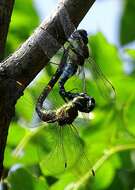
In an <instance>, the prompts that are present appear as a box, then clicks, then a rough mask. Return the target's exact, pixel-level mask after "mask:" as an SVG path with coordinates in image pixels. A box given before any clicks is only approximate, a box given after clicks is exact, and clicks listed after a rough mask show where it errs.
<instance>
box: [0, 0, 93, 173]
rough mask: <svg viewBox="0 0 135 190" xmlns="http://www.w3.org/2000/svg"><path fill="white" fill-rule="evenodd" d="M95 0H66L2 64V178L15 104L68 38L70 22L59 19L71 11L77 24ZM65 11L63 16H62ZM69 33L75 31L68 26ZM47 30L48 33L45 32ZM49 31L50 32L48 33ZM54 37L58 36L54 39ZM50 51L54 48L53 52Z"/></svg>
mask: <svg viewBox="0 0 135 190" xmlns="http://www.w3.org/2000/svg"><path fill="white" fill-rule="evenodd" d="M94 2H95V0H85V1H84V0H65V1H63V3H62V4H60V5H59V8H58V7H57V8H56V10H55V11H54V12H53V14H52V15H51V16H50V17H49V18H48V19H47V20H45V21H43V22H42V23H41V25H40V26H39V27H38V28H37V29H36V30H35V32H34V33H33V35H32V36H30V38H29V39H28V40H27V41H26V42H25V43H24V44H23V45H22V46H21V47H20V48H19V49H18V50H17V51H16V52H15V53H13V54H12V55H11V56H10V57H9V58H7V59H6V60H4V61H3V62H2V63H1V65H0V115H1V118H0V177H1V176H2V170H3V158H4V149H5V145H6V139H7V134H8V127H9V124H10V121H11V119H12V117H13V115H14V106H15V103H16V101H17V99H18V98H19V97H20V96H21V95H22V93H23V90H24V89H25V88H26V86H27V85H28V84H29V83H30V82H31V81H32V80H33V79H34V77H35V76H36V75H37V74H38V73H39V72H40V71H41V69H43V67H44V66H45V65H46V64H47V63H48V61H49V58H50V57H52V56H53V55H54V54H55V53H56V51H57V50H58V49H59V48H60V46H61V45H59V44H64V42H65V41H66V39H67V36H66V35H65V32H64V29H63V28H64V27H65V26H67V27H69V25H70V23H69V22H68V20H66V19H65V23H61V22H60V16H59V15H62V17H61V18H63V16H65V10H66V11H67V12H68V15H69V17H70V20H71V22H72V23H73V25H75V27H77V26H78V24H79V23H80V21H81V20H82V19H83V17H84V16H85V14H86V13H87V11H88V10H89V9H90V7H91V6H92V4H93V3H94ZM63 13H64V15H63ZM66 22H67V23H66ZM69 28H70V31H68V35H70V34H71V33H72V32H73V30H74V29H73V28H72V26H71V27H69ZM46 31H47V32H46ZM48 34H49V35H48ZM52 38H54V39H56V41H58V43H56V44H55V41H53V42H52ZM50 50H51V51H50Z"/></svg>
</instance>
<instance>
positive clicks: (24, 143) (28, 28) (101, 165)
mask: <svg viewBox="0 0 135 190" xmlns="http://www.w3.org/2000/svg"><path fill="white" fill-rule="evenodd" d="M134 7H135V2H134V1H132V0H125V3H124V4H123V7H122V9H123V13H122V16H121V22H120V26H119V28H120V32H119V34H120V36H119V39H120V44H121V45H120V47H119V48H118V47H116V46H115V45H113V44H110V43H109V42H108V41H107V39H106V36H104V35H103V34H102V33H101V32H98V33H95V34H94V35H91V36H89V45H90V47H91V49H92V54H93V57H94V60H95V62H96V63H97V64H99V65H100V67H101V69H102V71H103V73H104V74H105V75H106V76H107V78H109V79H110V81H111V82H112V83H113V85H114V87H115V90H116V101H115V103H113V104H112V103H111V102H109V101H105V100H104V99H103V98H102V96H101V94H100V93H99V91H98V90H97V88H96V85H95V81H94V80H93V78H92V76H91V71H90V67H89V64H86V65H85V67H86V68H85V70H86V87H87V92H88V94H89V95H91V96H93V97H94V98H95V100H96V108H95V110H94V111H93V112H92V113H91V114H89V115H88V114H85V115H84V114H79V117H78V118H77V119H76V121H75V122H74V126H76V128H77V130H78V132H79V134H80V136H81V139H82V140H80V139H78V140H76V137H75V135H74V134H72V133H71V130H70V127H67V128H66V130H65V129H63V133H62V134H63V144H64V146H65V149H66V155H68V158H67V159H68V161H69V163H70V164H69V166H70V167H69V168H67V169H65V170H64V169H63V170H62V172H61V173H60V174H57V173H58V172H57V171H58V170H59V168H60V169H61V167H62V166H63V165H62V164H63V159H64V158H63V157H62V156H61V155H62V151H61V150H62V149H61V144H59V137H60V135H59V131H58V130H57V125H56V124H54V125H50V124H48V125H47V124H44V126H43V124H42V123H40V122H39V121H38V117H37V115H36V113H35V103H36V100H37V97H38V96H39V95H40V93H41V91H42V89H43V87H44V85H45V84H47V82H48V81H49V80H50V78H51V75H52V74H53V73H54V72H55V70H56V68H57V65H53V64H48V66H47V67H46V69H45V70H44V71H42V73H41V74H40V75H39V76H38V77H37V78H36V79H35V81H34V82H32V84H31V85H30V86H29V87H28V88H27V89H26V91H25V93H24V96H23V97H21V99H20V100H19V101H18V103H17V106H16V116H15V118H14V120H13V121H12V124H11V126H10V129H9V135H8V142H7V147H6V153H5V160H4V165H5V167H6V169H7V170H9V175H8V177H7V179H6V180H7V182H8V184H9V189H11V190H19V189H20V190H27V189H31V190H42V189H44V190H45V189H51V190H63V189H66V190H67V189H68V190H69V189H91V190H101V189H102V190H112V189H113V190H114V189H122V190H132V189H134V188H135V180H134V179H135V130H134V125H135V124H134V114H135V88H134V85H135V50H134V49H131V48H127V46H125V45H127V44H128V43H130V42H134V40H135V25H134V20H135V11H134ZM38 24H39V17H38V14H37V13H36V9H35V7H34V4H33V2H32V0H27V1H26V0H24V1H23V6H22V1H21V0H17V1H16V2H15V7H14V11H13V15H12V20H11V25H10V30H9V34H8V40H7V47H6V55H8V54H10V53H12V52H13V51H15V50H16V49H17V48H18V47H19V45H21V43H22V42H23V41H25V40H26V39H27V38H28V37H29V35H30V34H31V33H32V31H33V30H34V29H35V27H36V26H38ZM128 47H130V46H128ZM59 60H60V55H56V56H55V57H54V58H53V62H59ZM74 84H76V85H75V86H74ZM76 86H77V91H78V90H79V91H81V90H82V79H81V76H74V77H73V78H72V79H71V80H69V82H68V83H67V84H66V89H68V90H72V89H74V88H75V87H76ZM46 104H47V105H46V106H48V109H49V108H51V109H57V108H58V107H60V106H62V105H63V104H64V102H63V100H62V99H61V98H60V97H59V94H58V85H55V88H54V89H53V91H52V92H51V94H50V95H49V97H48V99H47V103H46ZM38 126H40V127H38ZM34 127H35V128H34ZM72 132H73V131H72ZM52 139H53V140H52ZM84 145H85V147H84ZM57 148H59V149H58V150H57ZM50 149H53V150H54V153H53V154H52V155H51V157H50V160H47V161H46V162H45V160H46V154H47V153H48V150H50ZM58 155H60V158H59V157H58ZM88 160H89V161H88ZM76 162H77V163H76ZM51 163H52V168H51ZM46 167H49V169H51V170H52V173H51V175H50V174H48V171H47V170H46ZM91 167H92V168H93V169H94V170H95V176H94V177H93V176H92V173H91Z"/></svg>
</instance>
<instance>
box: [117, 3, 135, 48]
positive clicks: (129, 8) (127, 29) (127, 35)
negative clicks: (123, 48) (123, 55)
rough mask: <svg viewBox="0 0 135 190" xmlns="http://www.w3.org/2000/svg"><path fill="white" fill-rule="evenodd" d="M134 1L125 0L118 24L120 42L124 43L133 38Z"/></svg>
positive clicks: (134, 33)
mask: <svg viewBox="0 0 135 190" xmlns="http://www.w3.org/2000/svg"><path fill="white" fill-rule="evenodd" d="M134 21H135V1H133V0H125V3H124V11H123V15H122V18H121V24H120V42H121V44H122V45H125V44H127V43H129V42H132V41H133V40H135V24H134Z"/></svg>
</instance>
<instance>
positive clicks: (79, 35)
mask: <svg viewBox="0 0 135 190" xmlns="http://www.w3.org/2000/svg"><path fill="white" fill-rule="evenodd" d="M80 38H81V39H82V40H83V42H84V44H88V34H87V31H86V30H83V29H80V30H76V31H75V32H73V33H72V35H71V39H77V40H80Z"/></svg>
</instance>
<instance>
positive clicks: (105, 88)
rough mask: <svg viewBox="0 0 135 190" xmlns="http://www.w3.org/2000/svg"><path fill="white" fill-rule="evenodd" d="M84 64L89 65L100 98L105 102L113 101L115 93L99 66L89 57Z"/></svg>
mask: <svg viewBox="0 0 135 190" xmlns="http://www.w3.org/2000/svg"><path fill="white" fill-rule="evenodd" d="M86 62H88V63H89V65H90V71H91V73H92V76H93V78H94V80H95V81H96V84H97V87H98V89H99V91H100V93H101V95H102V97H103V98H104V99H105V100H107V101H111V102H112V101H114V100H115V98H116V92H115V88H114V86H113V85H112V83H111V82H110V81H109V80H108V79H107V78H106V76H105V75H104V74H103V72H102V70H101V69H100V67H99V65H98V64H96V63H95V61H94V59H93V58H92V57H89V58H88V59H87V60H86Z"/></svg>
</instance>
